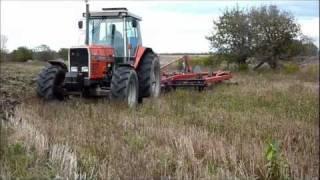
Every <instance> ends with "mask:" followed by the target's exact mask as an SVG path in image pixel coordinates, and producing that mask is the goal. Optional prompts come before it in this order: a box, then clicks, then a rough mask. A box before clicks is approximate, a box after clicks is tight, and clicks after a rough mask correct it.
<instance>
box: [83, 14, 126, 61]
mask: <svg viewBox="0 0 320 180" xmlns="http://www.w3.org/2000/svg"><path fill="white" fill-rule="evenodd" d="M123 24H124V22H123V19H90V21H89V44H96V45H108V46H111V47H113V48H114V49H115V51H116V55H117V56H118V57H119V56H123V55H124V39H123V38H124V36H123V34H124V33H123Z"/></svg>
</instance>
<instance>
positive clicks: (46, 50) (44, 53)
mask: <svg viewBox="0 0 320 180" xmlns="http://www.w3.org/2000/svg"><path fill="white" fill-rule="evenodd" d="M33 57H34V59H36V60H40V61H48V60H52V59H54V58H55V57H56V52H55V51H53V50H51V49H50V47H49V46H48V45H45V44H42V45H40V46H38V47H36V48H34V49H33Z"/></svg>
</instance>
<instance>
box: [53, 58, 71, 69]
mask: <svg viewBox="0 0 320 180" xmlns="http://www.w3.org/2000/svg"><path fill="white" fill-rule="evenodd" d="M48 63H49V64H51V65H53V66H59V67H61V68H62V69H64V70H65V71H68V67H67V65H66V63H65V62H64V61H62V60H59V59H57V60H50V61H48Z"/></svg>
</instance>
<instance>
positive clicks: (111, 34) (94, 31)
mask: <svg viewBox="0 0 320 180" xmlns="http://www.w3.org/2000/svg"><path fill="white" fill-rule="evenodd" d="M83 16H84V17H87V19H86V20H87V21H88V23H87V24H86V25H87V26H88V27H87V28H86V37H87V39H86V41H87V43H88V45H103V46H109V47H112V48H113V49H114V56H115V57H116V59H122V60H124V61H129V60H130V59H132V58H133V57H134V56H135V54H136V51H137V48H138V46H141V45H142V40H141V34H140V27H139V21H140V20H141V18H140V17H139V16H137V15H134V14H132V13H130V12H128V10H127V9H126V8H103V9H102V11H99V12H90V13H89V14H88V16H87V15H86V13H84V14H83ZM82 24H83V23H82V21H81V22H79V28H80V29H81V28H82Z"/></svg>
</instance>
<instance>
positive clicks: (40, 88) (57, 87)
mask: <svg viewBox="0 0 320 180" xmlns="http://www.w3.org/2000/svg"><path fill="white" fill-rule="evenodd" d="M65 74H66V71H65V70H64V69H63V68H61V67H59V66H54V65H50V66H48V67H46V68H44V69H43V70H42V71H41V72H40V73H39V75H38V78H37V94H38V96H40V97H43V98H44V99H45V100H53V99H59V100H63V99H64V93H63V88H62V84H63V81H64V78H65Z"/></svg>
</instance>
